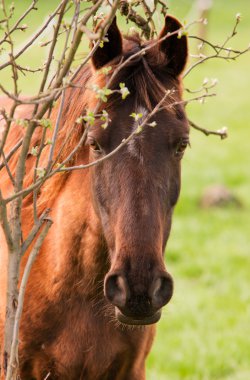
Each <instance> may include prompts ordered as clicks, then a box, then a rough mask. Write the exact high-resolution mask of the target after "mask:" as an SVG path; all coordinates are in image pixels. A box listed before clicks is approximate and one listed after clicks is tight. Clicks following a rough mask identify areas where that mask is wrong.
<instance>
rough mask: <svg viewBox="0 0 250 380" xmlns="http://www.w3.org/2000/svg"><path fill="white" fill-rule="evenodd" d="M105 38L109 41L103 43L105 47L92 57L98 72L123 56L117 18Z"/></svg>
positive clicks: (100, 48)
mask: <svg viewBox="0 0 250 380" xmlns="http://www.w3.org/2000/svg"><path fill="white" fill-rule="evenodd" d="M97 29H98V27H97ZM105 38H107V41H105V42H104V43H103V47H101V46H100V47H98V49H97V50H96V51H95V53H94V55H93V57H92V63H93V66H94V68H95V69H96V70H98V69H100V68H102V67H103V66H105V65H106V64H107V63H108V62H110V61H111V60H112V59H114V58H116V57H118V56H119V55H121V54H122V35H121V32H120V30H119V29H118V26H117V23H116V17H114V19H113V21H112V24H111V25H110V27H109V29H108V31H107V33H106V35H105Z"/></svg>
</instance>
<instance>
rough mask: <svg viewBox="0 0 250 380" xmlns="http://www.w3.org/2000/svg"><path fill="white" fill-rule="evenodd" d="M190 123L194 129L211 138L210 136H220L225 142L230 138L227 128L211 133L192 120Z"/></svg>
mask: <svg viewBox="0 0 250 380" xmlns="http://www.w3.org/2000/svg"><path fill="white" fill-rule="evenodd" d="M188 122H189V125H190V126H191V127H192V128H194V129H196V130H198V131H200V132H202V133H204V134H205V135H206V136H209V135H216V136H220V138H221V140H224V139H226V138H227V137H228V132H227V128H226V127H223V128H221V129H218V130H217V131H211V130H209V129H205V128H202V127H199V126H198V125H197V124H195V123H194V122H193V121H191V120H188Z"/></svg>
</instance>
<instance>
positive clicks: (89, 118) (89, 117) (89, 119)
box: [83, 111, 95, 125]
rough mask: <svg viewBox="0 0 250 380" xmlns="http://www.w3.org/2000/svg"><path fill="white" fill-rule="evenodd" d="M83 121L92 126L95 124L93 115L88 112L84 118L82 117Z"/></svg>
mask: <svg viewBox="0 0 250 380" xmlns="http://www.w3.org/2000/svg"><path fill="white" fill-rule="evenodd" d="M83 120H84V121H86V122H87V123H89V124H90V125H93V124H94V122H95V115H94V113H93V112H92V111H90V112H88V113H87V115H86V116H83Z"/></svg>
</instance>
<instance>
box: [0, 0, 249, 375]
mask: <svg viewBox="0 0 250 380" xmlns="http://www.w3.org/2000/svg"><path fill="white" fill-rule="evenodd" d="M41 3H42V15H44V16H45V14H47V13H48V10H49V9H52V8H53V6H54V4H55V3H58V2H57V1H51V2H49V4H50V5H49V6H50V8H49V6H48V2H46V1H42V2H41ZM27 4H29V2H28V1H27V0H25V1H24V0H23V1H22V2H20V3H19V5H18V10H19V12H21V8H25V6H26V5H27ZM168 4H169V7H170V13H171V14H175V15H177V16H178V17H179V18H180V19H182V20H184V19H187V21H190V20H191V19H192V18H195V11H194V8H192V7H193V4H194V1H191V0H178V1H176V0H175V1H174V0H171V1H168ZM191 9H193V10H192V11H190V10H191ZM238 12H241V13H242V22H241V24H240V26H239V34H238V35H237V36H236V38H235V40H234V41H232V43H230V45H231V46H232V47H239V48H243V47H244V46H247V45H248V44H249V42H250V26H249V25H250V22H249V20H250V7H249V1H247V0H239V1H237V2H236V1H230V2H229V1H225V0H215V1H214V8H213V12H212V13H211V18H210V20H209V25H208V30H209V38H210V39H211V40H212V41H215V42H218V43H219V42H221V41H223V39H224V38H225V36H227V35H229V33H230V31H231V30H232V25H233V23H234V18H235V14H236V13H238ZM187 15H188V16H187ZM41 19H42V17H40V18H39V19H38V17H37V15H33V16H32V17H30V19H29V22H28V23H29V25H30V31H34V30H35V29H36V27H37V25H39V24H40V22H41ZM159 26H160V25H159ZM21 37H22V36H21ZM21 37H20V36H17V37H16V38H17V41H21ZM192 46H193V44H192ZM84 52H86V45H84V44H83V46H82V54H83V53H84ZM42 54H43V52H42V49H41V48H38V47H37V46H36V47H35V48H34V49H32V51H31V53H30V55H29V56H28V58H26V60H27V61H29V64H30V66H32V67H33V66H35V65H37V64H38V62H39V60H41V57H43V55H42ZM78 58H79V59H80V54H79V55H78ZM249 66H250V54H248V55H246V56H244V57H241V58H240V59H239V60H238V61H237V62H230V63H229V62H225V61H211V62H208V64H206V65H202V66H200V67H199V68H198V69H197V70H195V71H194V72H193V74H192V75H190V76H189V78H187V80H186V81H185V86H186V87H189V88H192V89H195V88H197V87H199V85H200V83H201V82H202V80H203V78H204V77H211V78H215V77H216V78H218V79H219V84H218V87H217V89H216V92H218V96H217V97H216V98H213V99H209V100H208V101H207V102H206V104H205V105H201V104H198V103H197V104H192V105H189V106H188V108H187V110H188V115H189V117H190V118H191V119H192V120H193V121H195V122H196V123H198V124H199V125H201V126H204V127H206V128H210V129H218V128H221V127H222V126H224V125H226V126H228V127H229V139H227V140H225V141H220V140H219V138H217V137H214V136H211V137H206V136H204V135H202V134H201V133H199V132H196V131H193V130H192V131H191V145H192V148H191V149H189V150H188V151H187V153H186V156H185V158H184V159H183V176H182V178H183V180H182V193H181V197H180V201H179V203H178V206H177V208H176V211H175V215H174V221H173V227H172V233H171V236H170V239H169V242H168V247H167V250H166V263H167V267H168V270H169V271H170V273H172V275H173V277H174V280H175V292H174V297H173V299H172V300H171V303H170V304H169V305H168V306H167V307H166V308H165V309H164V312H163V317H162V319H161V321H160V323H159V325H158V333H157V337H156V340H155V343H154V346H153V350H152V352H151V354H150V357H149V360H148V362H147V379H148V380H182V379H184V380H248V379H250V360H249V357H250V334H249V329H250V290H249V287H250V197H249V191H250V186H249V185H250V154H249V140H250V133H249V120H250V106H249V91H250V70H249ZM0 81H1V83H2V82H3V83H4V84H5V85H6V86H8V85H10V82H8V81H7V80H6V72H5V73H4V74H3V73H0ZM34 82H36V81H35V80H34V79H32V78H31V79H30V80H28V81H27V79H25V78H22V80H21V87H22V88H23V92H24V93H25V92H26V93H31V92H32V91H34V85H35V83H34ZM213 184H224V185H225V186H227V187H228V188H229V189H231V190H232V191H233V192H234V193H235V194H236V195H237V196H238V197H239V198H240V200H241V202H242V204H243V207H242V208H241V209H236V208H234V207H227V208H224V209H208V210H202V209H201V208H200V207H199V199H200V197H201V194H202V192H203V191H204V189H205V188H206V187H208V186H210V185H213Z"/></svg>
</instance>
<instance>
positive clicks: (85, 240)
mask: <svg viewBox="0 0 250 380" xmlns="http://www.w3.org/2000/svg"><path fill="white" fill-rule="evenodd" d="M51 216H52V220H53V222H54V223H53V226H52V227H51V230H50V232H49V235H48V238H47V239H46V242H45V245H44V247H43V250H42V252H41V255H40V257H39V263H38V264H37V265H38V266H39V265H40V266H43V270H45V271H46V277H47V280H48V281H47V282H48V283H49V284H50V285H49V290H48V291H49V292H51V296H52V297H53V296H54V295H55V294H64V295H68V296H70V297H71V295H72V294H74V295H76V294H77V293H78V294H81V295H82V296H83V295H84V294H91V293H92V292H96V289H97V287H100V282H101V281H102V279H103V276H104V273H105V272H106V271H107V267H106V265H107V264H106V255H105V248H104V246H103V238H102V231H101V227H100V222H99V219H98V217H97V216H96V213H95V211H94V209H93V206H92V199H91V194H90V179H89V173H88V172H85V171H79V172H73V173H72V174H71V175H70V177H69V179H68V180H67V181H66V183H65V185H64V187H63V189H61V191H60V194H59V196H58V197H57V199H56V201H55V203H54V205H53V207H52V215H51ZM38 271H39V270H38ZM42 272H43V271H42Z"/></svg>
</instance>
